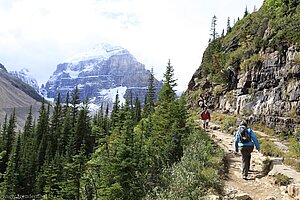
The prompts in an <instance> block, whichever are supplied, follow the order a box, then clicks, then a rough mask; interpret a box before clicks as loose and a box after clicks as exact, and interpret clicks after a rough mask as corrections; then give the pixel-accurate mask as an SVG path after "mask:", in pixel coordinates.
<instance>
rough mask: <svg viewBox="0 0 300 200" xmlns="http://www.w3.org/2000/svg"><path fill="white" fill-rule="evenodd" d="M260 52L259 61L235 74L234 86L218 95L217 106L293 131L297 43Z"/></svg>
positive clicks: (299, 83)
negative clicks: (282, 48) (272, 50)
mask: <svg viewBox="0 0 300 200" xmlns="http://www.w3.org/2000/svg"><path fill="white" fill-rule="evenodd" d="M260 55H261V56H262V58H263V62H262V63H261V64H259V65H256V66H254V68H252V69H249V70H247V71H245V72H243V73H240V74H239V75H238V77H237V80H238V82H237V86H236V89H234V90H231V91H230V92H228V93H227V94H226V95H224V96H220V97H219V101H218V109H220V110H228V111H230V112H232V113H235V114H241V115H251V117H252V120H254V121H257V122H264V123H265V124H267V125H268V126H269V127H271V128H275V129H280V130H278V131H281V130H291V131H293V130H294V129H295V127H296V126H297V116H300V101H299V100H300V65H299V64H300V63H297V62H296V61H295V60H297V57H300V47H299V46H294V45H293V46H290V47H288V49H287V51H286V53H285V54H280V53H279V52H278V51H274V52H269V51H264V52H260ZM230 94H232V95H230Z"/></svg>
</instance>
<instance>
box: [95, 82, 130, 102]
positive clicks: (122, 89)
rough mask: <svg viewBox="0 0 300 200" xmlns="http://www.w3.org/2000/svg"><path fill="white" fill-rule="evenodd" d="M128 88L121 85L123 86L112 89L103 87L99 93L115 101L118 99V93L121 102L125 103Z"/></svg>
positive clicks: (106, 98)
mask: <svg viewBox="0 0 300 200" xmlns="http://www.w3.org/2000/svg"><path fill="white" fill-rule="evenodd" d="M126 90H127V87H124V86H121V87H116V88H110V89H102V90H101V91H100V92H99V94H100V96H101V97H103V98H104V99H105V100H110V101H112V102H114V101H115V99H116V95H117V93H118V94H119V101H120V104H125V101H126V99H125V98H124V96H125V93H126Z"/></svg>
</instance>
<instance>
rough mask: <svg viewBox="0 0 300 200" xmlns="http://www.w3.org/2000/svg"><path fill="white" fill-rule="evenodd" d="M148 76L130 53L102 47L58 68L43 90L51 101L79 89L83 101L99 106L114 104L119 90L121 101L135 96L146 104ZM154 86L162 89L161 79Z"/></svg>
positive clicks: (147, 72)
mask: <svg viewBox="0 0 300 200" xmlns="http://www.w3.org/2000/svg"><path fill="white" fill-rule="evenodd" d="M149 77H150V71H149V70H146V69H145V66H144V65H143V64H141V63H140V62H138V61H137V60H136V59H135V58H134V56H133V55H131V54H130V53H129V51H128V50H126V49H124V48H122V47H115V46H111V45H108V44H101V45H99V46H97V47H95V48H94V49H92V50H90V51H89V52H85V53H83V54H81V55H79V56H76V57H74V58H72V59H71V60H69V61H68V62H66V63H62V64H59V65H57V69H56V71H55V72H54V73H53V75H52V76H51V77H50V79H49V81H48V82H47V83H46V85H45V88H44V89H45V90H46V92H47V97H48V98H56V97H57V95H58V93H60V94H61V96H62V99H63V100H64V98H65V96H66V94H67V92H72V91H73V90H74V88H75V87H76V86H77V87H78V89H79V93H80V99H81V100H82V101H83V100H84V99H85V98H86V97H88V98H89V102H91V103H94V104H96V105H101V103H108V104H110V105H112V102H113V100H114V99H115V94H116V92H117V91H118V93H119V95H120V98H121V101H122V99H123V101H124V99H125V98H126V97H130V96H132V97H133V98H135V97H138V98H139V100H140V101H141V102H143V101H144V99H145V95H146V92H147V88H148V81H149ZM154 85H155V86H156V88H157V89H159V88H160V87H162V83H161V82H159V81H158V80H155V82H154Z"/></svg>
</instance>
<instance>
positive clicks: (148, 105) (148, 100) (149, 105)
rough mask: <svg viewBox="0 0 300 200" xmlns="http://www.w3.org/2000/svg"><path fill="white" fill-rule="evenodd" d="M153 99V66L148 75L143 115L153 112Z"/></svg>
mask: <svg viewBox="0 0 300 200" xmlns="http://www.w3.org/2000/svg"><path fill="white" fill-rule="evenodd" d="M154 101H155V87H154V75H153V68H152V70H151V74H150V76H149V85H148V89H147V94H146V97H145V102H144V109H143V117H147V116H149V115H150V114H152V113H153V112H154Z"/></svg>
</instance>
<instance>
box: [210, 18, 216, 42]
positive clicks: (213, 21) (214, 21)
mask: <svg viewBox="0 0 300 200" xmlns="http://www.w3.org/2000/svg"><path fill="white" fill-rule="evenodd" d="M210 31H211V33H210V36H211V37H210V38H211V39H210V41H211V42H213V41H215V40H216V39H217V38H218V33H217V17H216V15H214V16H213V18H212V21H211V29H210Z"/></svg>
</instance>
